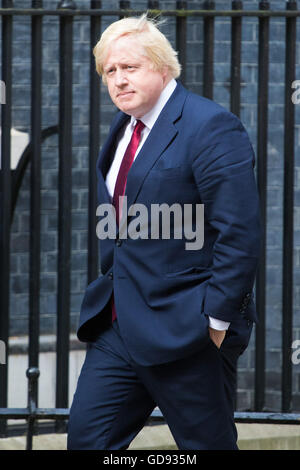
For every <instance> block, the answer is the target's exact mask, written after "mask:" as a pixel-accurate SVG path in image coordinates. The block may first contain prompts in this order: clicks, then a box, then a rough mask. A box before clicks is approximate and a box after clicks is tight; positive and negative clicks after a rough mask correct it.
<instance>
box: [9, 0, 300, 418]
mask: <svg viewBox="0 0 300 470" xmlns="http://www.w3.org/2000/svg"><path fill="white" fill-rule="evenodd" d="M89 3H90V2H89V1H87V0H86V1H83V0H82V1H79V0H78V1H77V2H76V4H77V6H78V7H81V8H86V7H89ZM175 3H176V2H175V1H162V2H160V5H161V6H162V7H163V8H175ZM187 3H188V7H189V8H200V7H201V6H202V5H203V2H202V1H196V0H195V1H188V2H187ZM56 4H57V1H56V0H54V1H44V7H45V8H56ZM102 4H103V8H106V9H107V8H114V7H117V4H118V2H117V1H102ZM132 4H134V5H135V7H136V8H138V9H143V8H146V5H147V2H146V1H144V0H143V1H142V0H141V1H135V2H132ZM30 5H31V1H24V0H22V1H21V0H16V1H15V6H18V7H21V8H24V7H30ZM216 5H217V8H218V9H230V6H231V1H216ZM257 6H258V1H254V0H252V1H244V9H257ZM271 6H272V8H274V9H282V8H285V2H283V1H282V0H280V1H271ZM114 20H115V18H105V20H104V21H103V25H104V26H106V25H107V24H108V23H110V22H111V21H114ZM174 25H175V20H174V19H173V18H169V20H168V22H167V24H165V25H163V27H162V30H163V32H165V34H167V36H168V37H169V38H170V40H171V42H173V44H174V40H175V27H174ZM58 35H59V28H58V21H57V19H56V18H55V17H46V18H45V20H44V37H43V122H42V127H43V128H46V127H48V126H51V125H55V124H57V123H58V85H59V83H58V80H59V64H58V52H59V51H58ZM187 35H188V45H187V58H188V63H187V83H186V85H187V87H188V88H189V89H191V90H193V91H195V92H197V93H199V94H201V92H202V74H203V68H202V44H203V27H202V20H201V19H200V18H189V19H188V32H187ZM299 35H300V31H299V28H298V38H299V40H300V36H299ZM215 38H216V47H215V87H214V99H215V100H216V101H217V102H219V103H220V104H222V105H224V106H225V107H227V108H229V99H230V95H229V93H230V91H229V82H230V20H229V19H226V18H223V19H222V18H218V19H217V20H216V25H215ZM270 39H271V42H270V84H269V103H270V104H269V141H268V211H267V216H268V231H267V237H268V252H267V262H268V267H267V286H266V289H267V321H266V327H267V336H266V364H267V376H266V378H267V395H266V408H267V409H268V410H278V409H280V387H281V382H280V381H281V374H280V361H281V296H282V285H281V282H282V275H281V271H282V266H281V265H282V261H281V258H282V198H283V113H284V63H285V62H284V61H285V25H284V20H283V19H280V18H273V19H272V20H271V25H270ZM13 53H14V62H13V114H12V119H13V126H14V127H15V128H17V129H18V130H23V131H26V132H28V131H29V129H30V20H29V19H28V18H26V17H18V18H16V19H15V21H14V41H13ZM89 54H90V45H89V20H88V19H87V18H86V17H80V18H79V17H78V18H77V17H76V18H75V21H74V65H73V71H74V79H73V99H74V101H73V111H74V114H73V165H72V177H73V199H72V274H71V327H72V331H75V330H76V326H77V321H78V314H79V308H80V304H81V300H82V296H83V293H84V290H85V287H86V282H87V275H86V272H87V207H88V185H87V182H88V131H89V117H88V99H89V95H88V93H89ZM257 60H258V21H257V19H256V18H245V19H244V20H243V48H242V91H241V119H242V121H243V123H244V124H245V126H246V128H247V130H248V132H249V134H250V137H251V139H252V142H253V144H254V147H255V146H256V145H255V143H256V120H257V106H256V100H257V76H258V68H257ZM297 78H298V79H300V49H299V44H298V47H297ZM113 113H114V108H113V106H112V105H111V104H110V100H109V98H108V96H107V94H106V91H105V89H104V88H103V87H102V93H101V143H103V140H104V138H105V136H106V134H107V131H108V127H109V123H110V121H111V117H112V115H113ZM296 123H297V124H296V172H295V184H296V186H295V258H294V259H295V269H294V272H295V289H294V292H295V294H294V338H293V339H299V338H300V319H299V318H300V315H299V313H300V283H299V281H300V152H299V146H300V105H298V106H296ZM57 144H58V139H57V136H53V137H50V138H48V139H47V140H46V141H45V142H44V144H43V149H42V234H41V237H42V238H41V241H42V254H41V297H40V308H41V332H42V333H47V334H51V333H55V332H56V288H57V275H56V269H57V244H58V236H57V216H58V193H57V176H58V147H57ZM29 181H30V178H29V171H27V173H26V175H25V178H24V181H23V184H22V188H21V191H20V195H19V199H18V203H17V207H16V212H15V217H14V222H13V227H12V237H11V251H12V252H11V269H12V277H11V318H10V334H11V335H19V334H26V332H27V330H28V263H29V257H28V250H29V202H30V195H29ZM254 339H255V334H253V336H252V340H251V343H250V347H249V348H248V350H247V351H246V353H245V354H244V355H243V356H242V357H241V359H240V362H239V376H238V389H239V393H238V409H241V410H245V409H250V408H251V407H252V406H253V384H254ZM299 370H300V369H299V366H294V383H293V390H294V401H293V408H294V410H299V409H300V374H299Z"/></svg>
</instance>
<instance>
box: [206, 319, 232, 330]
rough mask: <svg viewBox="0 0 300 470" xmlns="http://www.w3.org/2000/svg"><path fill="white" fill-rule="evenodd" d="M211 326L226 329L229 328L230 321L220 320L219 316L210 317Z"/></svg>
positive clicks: (215, 328) (216, 328)
mask: <svg viewBox="0 0 300 470" xmlns="http://www.w3.org/2000/svg"><path fill="white" fill-rule="evenodd" d="M208 320H209V326H210V328H213V329H214V330H218V331H224V330H228V328H229V325H230V322H227V321H223V320H219V319H218V318H213V317H210V316H209V317H208Z"/></svg>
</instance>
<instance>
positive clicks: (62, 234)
mask: <svg viewBox="0 0 300 470" xmlns="http://www.w3.org/2000/svg"><path fill="white" fill-rule="evenodd" d="M58 8H60V9H75V8H76V5H75V2H74V1H71V0H69V1H67V0H64V1H62V2H59V5H58ZM59 41H60V59H59V60H60V78H59V178H58V184H59V213H58V280H57V283H58V291H57V349H56V407H57V408H67V407H68V389H69V386H68V385H69V383H68V382H69V381H68V378H69V335H70V331H69V330H70V266H71V222H72V219H71V207H72V63H73V16H68V15H66V16H64V15H62V16H61V17H60V36H59ZM56 431H57V432H62V431H65V423H64V422H59V423H56Z"/></svg>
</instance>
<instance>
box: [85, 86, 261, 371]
mask: <svg viewBox="0 0 300 470" xmlns="http://www.w3.org/2000/svg"><path fill="white" fill-rule="evenodd" d="M128 119H129V116H127V115H126V114H124V113H122V112H119V113H118V114H117V115H116V117H115V120H114V122H113V124H112V126H111V130H110V133H109V136H108V139H107V141H106V143H105V145H104V147H103V149H102V151H101V152H100V155H99V159H98V163H97V174H98V182H99V184H98V196H99V204H101V203H109V202H110V198H109V195H108V192H107V189H106V185H105V176H106V173H107V171H108V169H109V166H110V163H111V160H112V158H113V155H114V150H115V140H116V136H117V133H118V131H119V130H120V129H121V127H122V126H123V125H124V124H125V123H126V122H127V121H128ZM253 167H254V155H253V149H252V146H251V144H250V142H249V138H248V135H247V133H246V131H245V129H244V128H243V126H242V124H241V122H240V121H239V119H238V118H237V117H236V116H234V115H233V114H232V113H230V112H228V111H227V110H225V109H224V108H223V107H221V106H219V105H218V104H216V103H214V102H213V101H210V100H207V99H205V98H203V97H200V96H198V95H195V94H193V93H191V92H188V91H187V90H186V89H185V88H184V87H183V86H182V85H181V84H180V83H178V84H177V87H176V89H175V91H174V92H173V94H172V96H171V97H170V99H169V101H168V102H167V104H166V105H165V107H164V108H163V110H162V112H161V114H160V116H159V118H158V119H157V121H156V123H155V125H154V127H153V128H152V130H151V132H150V134H149V136H148V138H147V140H146V141H145V143H144V145H143V147H142V149H141V151H140V153H139V154H138V156H137V158H136V160H135V161H134V163H133V165H132V167H131V169H130V171H129V174H128V179H127V186H126V196H127V206H128V207H130V205H132V204H134V203H141V204H144V205H145V206H146V207H148V208H149V212H150V205H151V204H163V203H166V204H168V205H169V206H170V205H172V204H173V203H177V204H180V205H181V206H182V207H183V206H184V204H193V205H195V204H204V245H203V247H202V249H199V250H186V249H185V243H186V241H187V240H185V239H184V238H183V239H174V238H173V239H172V238H171V239H169V240H166V239H158V240H157V239H151V238H149V239H146V240H145V239H135V240H133V239H130V238H127V239H126V240H122V242H121V243H120V242H118V243H116V240H113V239H107V240H101V241H100V254H101V272H102V275H101V276H99V278H98V279H96V280H95V281H94V282H92V283H91V284H90V285H89V286H88V288H87V290H86V293H85V296H84V299H83V302H82V308H81V314H80V324H79V329H78V332H77V334H78V338H79V339H80V340H81V341H91V340H93V338H94V334H95V332H96V331H97V327H98V326H99V325H101V322H102V320H103V319H104V312H105V309H107V308H109V305H110V298H111V295H112V292H113V291H114V299H115V306H116V312H117V316H118V321H119V327H120V331H121V333H122V337H123V339H124V341H125V344H126V346H127V348H128V350H129V352H130V354H131V356H132V357H133V359H134V360H135V361H136V362H137V363H139V364H141V365H152V364H159V363H164V362H169V361H174V360H176V359H179V358H182V357H184V356H186V355H189V354H192V353H193V352H195V351H196V350H199V348H201V347H203V345H204V344H205V343H206V342H207V339H208V318H207V315H210V316H212V317H215V318H218V319H220V320H224V321H228V322H234V321H235V320H237V319H239V318H240V317H241V316H245V317H246V318H248V319H249V320H251V321H256V312H255V307H254V302H253V299H252V289H253V284H254V279H255V272H256V268H257V263H258V256H259V247H260V229H259V224H260V222H259V202H258V195H257V188H256V182H255V176H254V170H253ZM129 219H130V217H129V218H128V223H129ZM103 321H104V320H103Z"/></svg>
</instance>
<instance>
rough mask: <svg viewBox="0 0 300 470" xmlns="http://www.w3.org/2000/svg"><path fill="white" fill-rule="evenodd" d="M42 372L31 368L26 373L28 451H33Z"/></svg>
mask: <svg viewBox="0 0 300 470" xmlns="http://www.w3.org/2000/svg"><path fill="white" fill-rule="evenodd" d="M39 375H40V371H39V369H38V368H37V367H29V368H28V369H27V371H26V376H27V378H28V402H27V407H28V412H29V418H28V429H27V439H26V450H32V440H33V434H34V425H35V413H36V408H37V401H36V397H37V393H38V392H37V389H38V378H39Z"/></svg>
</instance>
